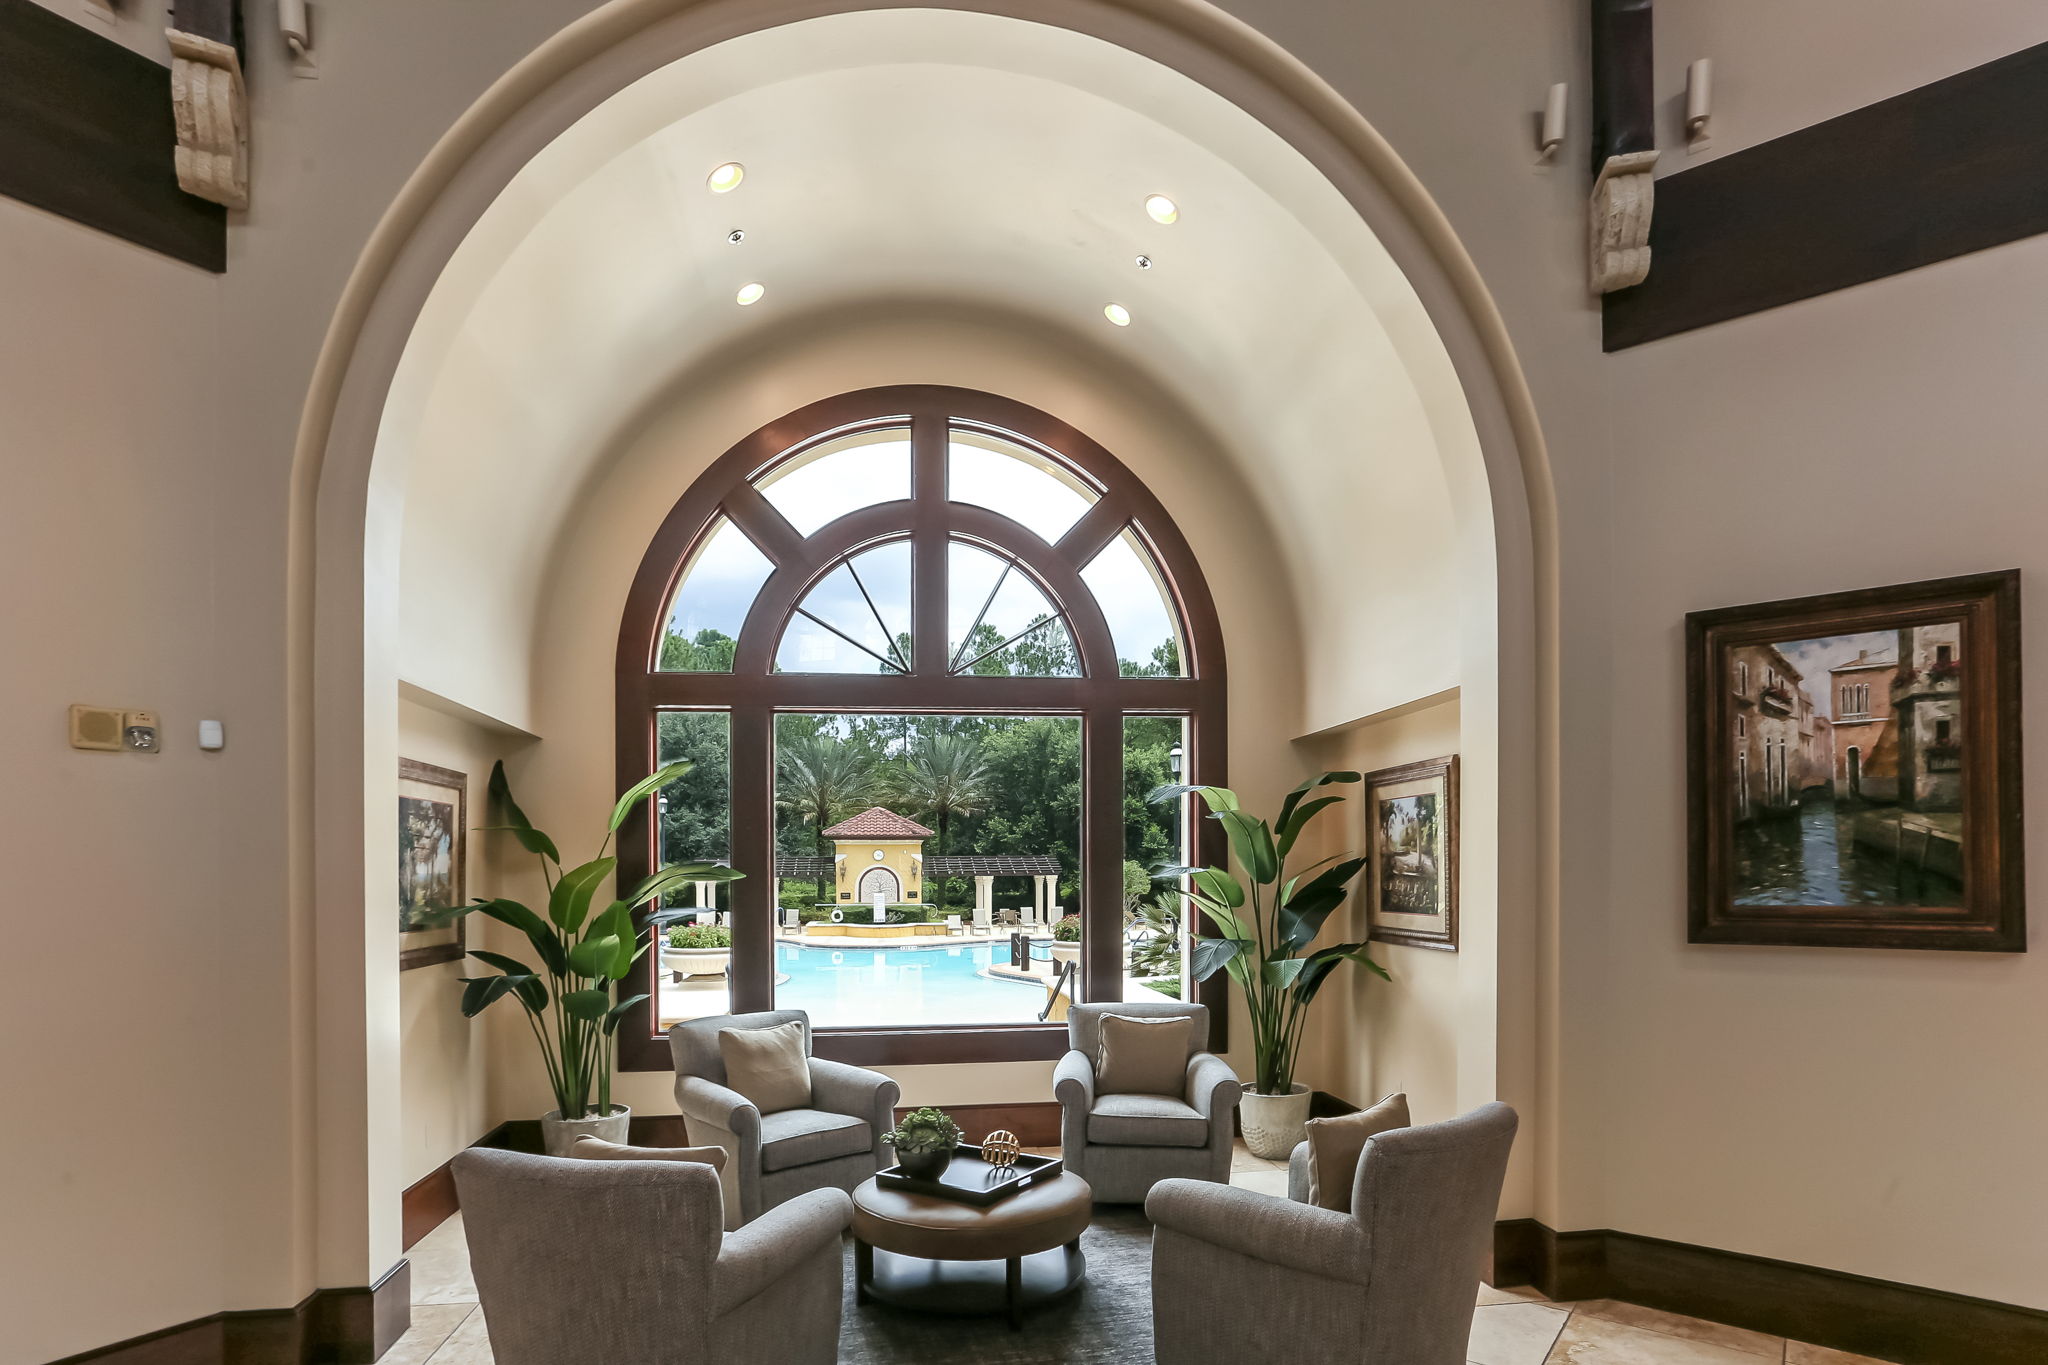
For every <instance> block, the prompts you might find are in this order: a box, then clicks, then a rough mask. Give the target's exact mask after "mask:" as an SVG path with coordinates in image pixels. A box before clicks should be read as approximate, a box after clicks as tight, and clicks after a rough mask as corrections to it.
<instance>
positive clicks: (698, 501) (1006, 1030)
mask: <svg viewBox="0 0 2048 1365" xmlns="http://www.w3.org/2000/svg"><path fill="white" fill-rule="evenodd" d="M1223 688H1224V675H1223V650H1222V637H1221V633H1220V632H1219V630H1218V628H1217V623H1216V615H1215V609H1214V607H1213V605H1212V604H1211V602H1210V600H1209V595H1208V592H1207V589H1206V588H1205V586H1204V585H1203V583H1202V580H1201V576H1200V574H1199V572H1198V571H1197V568H1196V566H1195V562H1194V559H1193V556H1192V555H1191V554H1190V553H1189V550H1188V547H1187V544H1186V542H1185V541H1184V540H1183V539H1182V538H1181V536H1180V533H1179V532H1178V531H1177V530H1176V529H1175V527H1174V526H1173V524H1172V522H1171V521H1170V520H1169V519H1168V518H1167V516H1166V513H1165V510H1164V509H1163V508H1162V507H1161V506H1160V504H1159V502H1158V500H1157V499H1156V498H1155V497H1153V495H1152V494H1151V493H1150V491H1148V490H1147V489H1146V488H1145V487H1144V486H1143V485H1141V484H1140V483H1139V482H1138V481H1137V480H1136V479H1134V478H1133V477H1132V476H1131V474H1130V472H1129V471H1128V470H1127V469H1125V468H1124V467H1123V465H1122V464H1120V463H1119V462H1118V461H1117V460H1116V459H1115V458H1114V457H1113V456H1111V455H1110V454H1109V453H1108V452H1107V451H1105V450H1103V449H1102V448H1101V447H1099V446H1097V445H1096V444H1095V443H1094V442H1093V441H1090V440H1089V439H1088V438H1087V437H1085V436H1083V435H1082V434H1081V433H1080V432H1078V431H1076V430H1074V429H1073V428H1072V427H1069V426H1067V425H1066V424H1064V423H1062V422H1060V421H1058V420H1056V419H1054V418H1052V417H1050V416H1048V415H1046V414H1045V413H1042V412H1039V411H1037V410H1036V409H1033V408H1030V407H1027V406H1025V405H1023V404H1020V403H1015V402H1011V401H1009V400H1006V399H1001V398H996V397H993V396H991V395H988V394H983V393H976V392H973V391H970V390H964V389H949V388H937V387H900V388H882V389H869V390H865V391H862V392H859V393H850V394H844V395H841V396H839V397H837V398H831V399H827V400H824V401H822V402H819V403H814V404H812V405H811V406H809V407H806V408H803V409H800V410H799V411H797V412H794V413H791V414H789V415H788V416H787V417H784V418H782V419H781V420H779V421H776V422H773V423H770V424H769V425H768V426H766V427H763V428H761V429H760V430H759V431H756V432H755V433H753V434H752V435H751V436H749V437H747V438H746V439H745V440H743V441H741V442H740V443H739V444H738V445H736V446H735V447H733V448H732V449H731V450H730V451H728V452H726V454H725V455H724V456H722V457H721V458H720V459H719V460H718V461H717V463H715V464H714V465H712V467H711V468H710V469H709V470H708V471H707V472H706V473H705V475H704V476H703V477H702V478H701V479H700V480H699V481H698V482H697V484H696V485H695V486H694V487H693V488H692V489H691V490H690V491H689V492H688V493H686V494H685V495H684V496H683V497H682V499H681V500H680V501H678V502H677V503H676V505H675V507H674V508H673V510H671V511H670V513H669V515H668V517H667V519H666V520H665V521H664V522H663V524H662V527H661V529H660V531H659V532H658V533H657V534H656V536H655V538H654V541H653V543H652V545H650V546H649V548H648V550H647V554H646V556H645V558H644V559H643V560H642V562H641V566H640V570H639V573H638V575H637V576H636V578H635V580H634V583H633V587H632V589H631V592H630V594H629V597H628V599H627V604H626V610H625V615H624V619H623V622H622V624H621V628H620V634H619V653H618V690H617V699H618V712H617V725H618V778H619V782H620V785H621V788H622V789H623V787H624V786H625V785H627V784H630V783H631V782H633V781H635V780H637V779H638V778H640V777H642V776H644V775H645V774H646V773H647V772H648V771H650V770H651V769H652V768H653V767H654V766H655V765H656V764H657V763H659V762H665V761H669V760H671V759H674V758H679V757H687V758H690V759H692V760H693V761H694V762H695V764H696V766H695V768H694V769H693V770H692V772H691V773H690V775H689V776H688V777H687V778H685V779H684V780H683V781H681V782H679V783H676V784H674V786H673V787H672V789H670V790H668V791H665V792H663V793H662V794H661V796H660V798H659V801H658V803H657V802H650V803H649V805H650V810H651V812H652V813H653V815H654V817H655V818H653V819H649V818H648V812H642V813H641V814H640V815H638V816H636V817H635V820H634V823H633V824H632V825H630V826H629V827H628V828H627V830H626V831H625V832H624V838H623V839H622V842H621V845H620V869H619V879H620V882H621V884H622V885H630V884H632V883H633V882H634V881H636V880H637V879H638V878H639V877H640V876H641V875H643V874H644V872H645V871H646V869H647V868H648V867H649V866H651V865H652V864H653V862H654V860H655V859H656V858H657V857H666V858H668V859H670V860H674V859H682V858H710V859H716V860H722V861H729V862H730V863H731V864H732V865H733V866H734V867H737V868H739V869H740V870H741V871H743V872H745V873H746V874H747V876H746V877H745V878H744V879H743V880H740V881H736V882H732V883H728V884H725V885H724V886H721V887H717V888H713V887H711V886H708V885H707V886H705V887H702V888H698V889H697V891H696V892H692V893H685V894H684V895H683V896H682V897H680V898H678V900H679V902H680V903H681V904H682V905H684V906H686V907H696V908H698V909H699V911H700V917H701V919H702V920H703V921H704V925H705V928H706V929H709V930H712V932H709V933H700V934H693V935H685V936H684V937H683V943H684V944H701V945H703V946H696V947H688V948H684V947H680V946H679V947H677V948H673V949H668V950H667V951H665V952H663V953H650V954H649V955H648V958H647V962H648V974H649V976H648V981H647V984H645V985H644V986H642V987H640V988H639V989H644V990H646V991H648V992H649V993H650V994H651V996H652V997H653V998H652V1000H651V1001H650V1003H649V1004H647V1005H644V1006H642V1007H641V1009H640V1011H639V1012H638V1014H637V1017H636V1018H634V1019H632V1020H630V1021H629V1025H628V1027H627V1029H626V1031H625V1033H626V1036H625V1040H624V1046H623V1047H622V1049H621V1058H622V1062H623V1064H624V1065H625V1066H627V1067H628V1068H630V1069H657V1068H665V1067H666V1066H668V1065H669V1061H668V1054H667V1049H666V1047H665V1045H663V1044H662V1043H661V1042H660V1034H661V1031H662V1030H663V1029H664V1028H665V1027H666V1026H667V1025H668V1024H670V1023H673V1022H674V1021H675V1020H676V1019H678V1018H686V1017H697V1016H701V1015H705V1014H714V1013H723V1012H725V1011H726V1010H728V1009H731V1010H736V1011H745V1010H760V1009H769V1008H774V1007H777V1006H781V1007H796V1008H803V1009H806V1010H809V1011H810V1013H811V1016H812V1019H813V1021H814V1023H815V1024H816V1026H817V1046H818V1051H819V1053H820V1054H821V1055H823V1056H828V1057H836V1058H839V1059H841V1060H846V1061H858V1062H871V1063H872V1062H882V1063H887V1062H939V1061H984V1060H985V1061H995V1060H1022V1059H1033V1058H1050V1057H1056V1056H1058V1055H1059V1053H1060V1051H1061V1050H1062V1049H1063V1048H1064V1046H1065V1043H1064V1039H1065V1029H1064V1027H1063V1026H1062V1025H1060V1024H1058V1023H1057V1022H1053V1021H1049V1020H1047V1019H1045V1018H1044V1017H1043V1016H1045V1015H1046V1014H1047V1012H1048V1011H1047V1002H1048V998H1049V995H1052V994H1056V993H1060V992H1055V990H1054V987H1055V985H1056V983H1059V982H1060V981H1062V980H1064V981H1065V982H1066V987H1067V991H1068V992H1071V994H1072V996H1073V998H1078V999H1083V1000H1119V999H1124V998H1127V997H1128V998H1157V996H1158V995H1160V994H1165V995H1178V994H1185V993H1187V992H1189V991H1190V990H1197V989H1199V988H1197V987H1194V986H1193V985H1192V984H1191V982H1190V980H1189V976H1188V973H1187V971H1186V963H1185V954H1184V953H1182V952H1181V951H1180V949H1181V946H1182V944H1183V943H1184V942H1185V936H1186V933H1187V927H1186V926H1185V925H1176V924H1174V923H1173V922H1172V921H1170V920H1167V919H1165V918H1162V917H1161V916H1159V915H1157V914H1147V913H1145V911H1144V909H1143V907H1142V906H1141V907H1139V908H1138V909H1136V910H1134V909H1133V904H1132V903H1133V900H1134V898H1135V896H1136V894H1137V893H1138V892H1139V891H1140V890H1142V889H1143V879H1142V877H1141V876H1140V875H1139V869H1140V868H1145V869H1149V868H1151V867H1155V866H1157V865H1158V864H1160V863H1177V862H1185V861H1189V860H1190V859H1189V854H1190V852H1191V850H1190V849H1189V847H1188V840H1189V839H1190V838H1192V837H1194V835H1195V832H1194V831H1192V830H1191V827H1190V825H1189V823H1188V821H1189V818H1190V817H1189V812H1188V810H1187V809H1186V807H1185V805H1183V806H1182V807H1181V808H1179V809H1174V808H1171V807H1166V808H1161V807H1157V806H1152V805H1149V804H1148V803H1147V802H1146V801H1145V799H1144V797H1145V794H1146V792H1147V791H1148V790H1149V789H1150V788H1151V787H1152V786H1153V785H1155V784H1156V783H1157V782H1160V781H1165V780H1171V779H1172V778H1174V777H1175V776H1180V777H1182V778H1184V779H1185V780H1188V781H1198V782H1205V783H1221V782H1222V781H1223V780H1224V775H1223V746H1224V735H1223V723H1224V707H1223V698H1224V691H1223ZM1204 837H1205V838H1206V836H1204ZM1203 852H1204V855H1205V856H1206V857H1211V858H1213V857H1215V856H1217V854H1216V851H1215V850H1213V849H1204V850H1203ZM1134 865H1135V866H1134ZM672 904H673V903H672ZM718 928H724V929H726V930H727V931H728V932H729V935H730V939H731V943H730V949H729V955H726V956H721V954H720V953H719V952H718V948H719V946H720V945H719V940H720V938H721V937H722V936H721V935H720V934H718V933H717V932H716V929H718ZM1077 930H1078V933H1079V937H1078V941H1076V939H1075V933H1076V931H1077ZM1069 964H1071V965H1069ZM1069 972H1070V973H1071V975H1068V974H1067V973H1069ZM1221 1014H1222V1012H1221V1011H1220V1010H1217V1011H1215V1017H1216V1018H1217V1020H1218V1021H1219V1029H1220V1020H1221ZM1056 1018H1057V1015H1056V1013H1055V1014H1054V1019H1056Z"/></svg>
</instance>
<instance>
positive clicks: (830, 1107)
mask: <svg viewBox="0 0 2048 1365" xmlns="http://www.w3.org/2000/svg"><path fill="white" fill-rule="evenodd" d="M793 1019H794V1020H801V1021H803V1026H804V1055H805V1056H806V1057H807V1058H809V1059H810V1065H811V1107H810V1108H808V1109H785V1110H783V1111H782V1112H780V1113H776V1114H763V1113H762V1112H761V1111H760V1110H759V1109H758V1108H756V1107H755V1106H754V1104H753V1102H752V1101H750V1100H748V1099H747V1098H746V1097H745V1096H743V1095H741V1094H740V1093H739V1092H737V1091H735V1090H732V1089H730V1088H729V1087H728V1086H727V1085H726V1075H725V1059H724V1057H723V1056H722V1055H721V1053H720V1052H719V1048H718V1033H719V1030H720V1029H729V1028H730V1029H759V1028H773V1027H774V1026H775V1025H777V1024H786V1023H789V1022H790V1021H791V1020H793ZM668 1046H669V1052H670V1054H671V1055H672V1056H673V1057H674V1058H675V1066H676V1103H677V1104H678V1105H680V1106H681V1107H682V1111H683V1126H684V1129H685V1130H686V1131H687V1132H688V1133H689V1135H690V1141H691V1143H692V1144H693V1145H698V1146H714V1147H723V1148H725V1154H726V1160H725V1171H724V1178H725V1208H726V1218H727V1220H728V1225H729V1226H732V1227H738V1226H739V1225H740V1224H742V1223H747V1222H751V1221H753V1220H754V1219H756V1218H758V1217H760V1216H761V1215H762V1214H763V1213H765V1212H767V1211H768V1210H769V1209H772V1208H774V1207H775V1206H776V1205H777V1204H780V1203H782V1202H783V1201H784V1200H786V1199H792V1198H794V1197H795V1196H797V1195H799V1194H802V1193H803V1192H804V1191H806V1190H820V1189H836V1190H851V1189H852V1188H853V1187H854V1186H856V1185H858V1184H860V1182H861V1181H863V1180H866V1179H867V1178H868V1177H869V1176H871V1175H873V1174H874V1173H875V1172H876V1171H878V1170H880V1169H881V1167H882V1166H883V1164H884V1158H885V1154H886V1153H887V1151H888V1149H887V1148H886V1147H884V1146H883V1145H882V1134H884V1133H886V1132H888V1131H889V1129H890V1128H891V1127H893V1126H894V1124H895V1113H896V1100H897V1097H898V1096H899V1095H900V1094H901V1091H900V1090H899V1089H898V1087H897V1085H896V1082H894V1081H892V1080H890V1079H889V1078H888V1077H887V1076H884V1075H882V1074H881V1073H880V1072H877V1071H867V1070H863V1069H862V1068H860V1067H857V1066H848V1065H846V1064H845V1063H843V1062H829V1061H826V1060H824V1059H823V1058H821V1057H812V1056H811V1020H810V1016H809V1015H807V1014H805V1013H804V1012H803V1011H802V1010H765V1011H763V1012H761V1013H759V1014H720V1015H714V1016H712V1017H711V1018H708V1019H691V1020H689V1021H687V1022H685V1023H681V1024H677V1025H676V1026H675V1027H673V1028H671V1029H670V1030H669V1031H668Z"/></svg>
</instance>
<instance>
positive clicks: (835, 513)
mask: <svg viewBox="0 0 2048 1365" xmlns="http://www.w3.org/2000/svg"><path fill="white" fill-rule="evenodd" d="M755 487H757V488H759V489H760V490H761V496H762V497H764V498H766V499H768V501H769V502H771V503H773V504H774V505H775V510H776V511H778V512H780V513H782V515H783V516H784V517H786V518H787V519H788V520H789V524H790V525H791V526H794V527H795V528H796V529H797V532H798V534H800V535H806V536H807V535H810V534H811V533H812V532H814V531H816V530H817V529H818V528H819V527H821V526H823V525H825V524H826V523H827V522H830V521H835V520H837V519H838V518H840V517H843V516H845V515H846V514H847V513H848V512H854V511H858V510H859V509H861V508H863V507H872V506H874V505H875V504H876V503H878V502H894V501H897V500H898V499H902V498H907V497H909V496H910V433H909V432H908V431H905V430H903V429H901V428H892V429H889V430H886V431H863V432H859V433H857V434H855V435H852V436H842V437H841V438H839V439H838V440H836V441H825V442H822V443H821V444H819V445H817V446H815V447H813V448H812V449H810V450H807V451H805V452H804V453H803V454H801V455H798V456H796V457H794V458H793V459H791V460H789V461H788V462H787V463H784V464H780V465H777V466H776V467H775V468H774V469H773V470H771V471H770V472H769V473H767V474H765V475H763V476H762V478H761V480H760V482H758V483H757V484H755Z"/></svg>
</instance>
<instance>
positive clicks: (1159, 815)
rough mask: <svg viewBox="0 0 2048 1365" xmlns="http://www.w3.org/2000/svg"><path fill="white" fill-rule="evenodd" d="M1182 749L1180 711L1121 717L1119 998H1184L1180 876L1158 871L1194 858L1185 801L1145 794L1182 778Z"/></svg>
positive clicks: (1184, 752)
mask: <svg viewBox="0 0 2048 1365" xmlns="http://www.w3.org/2000/svg"><path fill="white" fill-rule="evenodd" d="M1187 750H1188V743H1187V718H1186V717H1185V716H1127V717H1125V718H1124V912H1125V913H1124V920H1125V923H1124V982H1123V993H1122V995H1120V996H1118V997H1116V998H1118V999H1123V1000H1157V999H1159V998H1160V997H1161V996H1165V997H1167V998H1168V999H1173V1000H1185V999H1188V998H1190V993H1189V985H1188V980H1187V969H1186V964H1187V962H1188V960H1189V957H1188V953H1187V935H1188V925H1187V922H1186V921H1187V917H1186V915H1185V914H1184V913H1183V911H1182V905H1183V902H1182V901H1181V898H1180V897H1179V895H1177V894H1176V891H1175V888H1177V887H1178V886H1179V885H1180V884H1181V879H1180V878H1174V879H1172V880H1169V881H1160V880H1158V878H1157V873H1158V872H1159V870H1160V869H1161V868H1164V867H1178V866H1185V865H1186V864H1188V863H1190V862H1192V861H1193V859H1192V858H1191V857H1189V856H1188V850H1187V848H1186V845H1185V841H1186V839H1187V837H1188V832H1189V830H1190V829H1191V828H1193V826H1192V825H1191V823H1190V820H1191V814H1190V809H1189V807H1190V802H1189V801H1188V799H1187V798H1185V797H1183V798H1182V799H1181V800H1179V801H1176V802H1173V803H1172V804H1170V805H1157V804H1154V803H1153V802H1152V801H1150V800H1148V799H1147V798H1148V797H1149V796H1150V795H1151V793H1152V792H1153V791H1155V790H1157V789H1158V788H1160V787H1162V786H1164V785H1166V784H1167V783H1169V782H1179V781H1181V780H1182V776H1181V774H1182V773H1183V772H1184V771H1186V766H1187V765H1186V756H1187Z"/></svg>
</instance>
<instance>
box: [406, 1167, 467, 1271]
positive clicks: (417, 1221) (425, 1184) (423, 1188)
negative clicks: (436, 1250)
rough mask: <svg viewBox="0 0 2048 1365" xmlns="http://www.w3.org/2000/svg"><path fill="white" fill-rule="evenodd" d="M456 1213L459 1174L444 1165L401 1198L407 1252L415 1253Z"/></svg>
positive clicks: (410, 1187)
mask: <svg viewBox="0 0 2048 1365" xmlns="http://www.w3.org/2000/svg"><path fill="white" fill-rule="evenodd" d="M454 1212H455V1173H454V1172H453V1171H452V1170H450V1169H449V1167H448V1163H447V1162H445V1161H444V1162H442V1163H441V1164H440V1165H438V1166H436V1167H435V1168H434V1169H433V1170H431V1171H429V1172H428V1173H427V1174H426V1175H425V1176H424V1177H422V1178H421V1179H419V1180H416V1181H414V1182H413V1183H412V1184H410V1185H408V1186H406V1189H405V1193H404V1194H402V1195H400V1196H399V1222H400V1226H401V1227H402V1229H403V1231H402V1232H401V1233H400V1236H401V1237H402V1238H403V1239H404V1243H405V1250H407V1251H411V1250H412V1249H413V1246H414V1244H415V1243H417V1242H418V1241H419V1240H420V1238H422V1237H424V1236H426V1235H427V1234H428V1233H430V1232H432V1231H433V1230H434V1229H435V1228H437V1227H440V1226H441V1224H443V1223H445V1222H447V1221H448V1217H449V1215H450V1214H452V1213H454Z"/></svg>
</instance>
